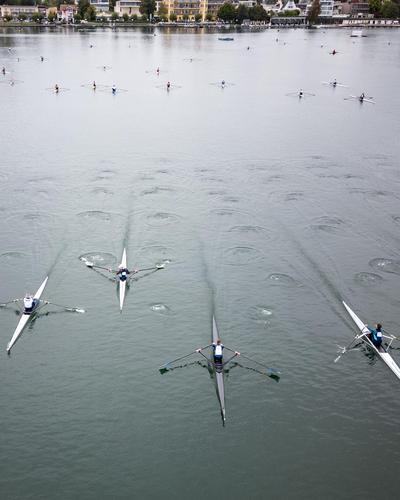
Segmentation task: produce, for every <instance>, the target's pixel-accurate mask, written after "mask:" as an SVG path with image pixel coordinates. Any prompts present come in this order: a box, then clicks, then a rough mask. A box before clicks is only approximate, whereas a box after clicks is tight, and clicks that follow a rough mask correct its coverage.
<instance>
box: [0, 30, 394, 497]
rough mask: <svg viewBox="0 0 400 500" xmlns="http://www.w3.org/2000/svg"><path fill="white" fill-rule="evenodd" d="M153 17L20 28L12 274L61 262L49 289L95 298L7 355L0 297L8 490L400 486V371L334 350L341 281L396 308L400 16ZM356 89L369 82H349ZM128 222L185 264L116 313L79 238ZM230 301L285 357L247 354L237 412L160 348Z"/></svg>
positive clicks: (136, 492)
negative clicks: (220, 27) (359, 26)
mask: <svg viewBox="0 0 400 500" xmlns="http://www.w3.org/2000/svg"><path fill="white" fill-rule="evenodd" d="M155 33H156V36H153V32H146V31H141V30H132V31H117V32H110V31H104V32H103V31H97V32H90V31H86V32H80V33H78V32H75V33H73V32H57V33H51V32H43V33H37V32H31V33H29V32H21V31H11V30H8V31H5V30H3V31H2V32H1V37H0V66H5V68H6V70H7V72H9V73H7V74H6V75H5V76H3V75H1V81H2V84H0V104H1V110H2V112H1V115H0V122H1V156H0V264H1V266H0V269H1V280H0V300H1V301H4V300H6V299H9V298H14V297H21V296H22V295H23V294H24V293H25V292H26V291H28V290H31V291H33V290H36V289H37V287H38V286H39V284H40V283H41V281H42V280H43V278H44V276H45V275H46V274H48V273H49V275H50V279H49V283H48V286H47V288H46V293H45V296H46V298H49V299H50V300H54V301H55V302H58V303H64V304H68V305H73V306H81V307H85V308H86V309H87V313H86V314H85V315H78V314H72V313H63V312H57V313H54V314H49V315H48V316H43V317H40V318H38V319H37V321H36V322H35V323H34V324H33V326H32V327H31V328H29V329H27V330H26V332H25V333H24V335H23V336H22V337H21V338H20V340H19V341H18V343H17V344H16V345H15V347H14V349H13V352H12V355H11V357H7V355H6V352H5V347H6V345H7V342H8V341H9V339H10V338H11V335H12V332H13V329H14V328H15V325H16V323H17V321H18V317H17V316H16V315H15V314H14V313H13V312H12V311H10V310H4V309H3V310H2V311H0V321H1V345H2V354H1V356H0V376H1V385H0V387H1V388H0V397H1V401H2V409H1V431H2V432H1V437H0V450H1V465H2V467H1V468H2V470H1V476H0V496H1V498H2V499H13V500H14V499H50V498H51V499H60V500H67V499H72V498H80V499H82V500H86V499H88V500H91V499H102V498H115V499H131V498H145V499H158V498H166V499H175V498H178V499H187V498H192V499H205V498H215V499H217V498H218V499H220V498H222V499H225V498H226V499H228V498H229V499H242V498H252V499H266V498H268V499H298V498H302V499H349V498H351V499H376V498H385V499H386V498H387V499H392V498H396V497H397V496H398V487H397V483H396V481H395V478H396V477H398V470H399V466H400V451H399V437H400V433H399V430H398V429H399V425H398V424H399V417H398V415H399V412H400V404H399V384H398V381H397V380H396V379H395V377H394V376H393V375H392V374H391V373H390V371H389V370H388V369H387V368H386V367H385V366H384V365H383V363H381V362H380V361H379V360H378V361H376V360H375V359H370V358H369V357H368V356H367V353H366V352H363V351H355V352H352V353H350V354H347V355H346V356H344V357H343V358H342V359H341V360H340V362H339V363H337V364H334V363H333V360H334V358H335V356H336V349H337V347H336V344H339V345H346V344H348V343H349V341H350V340H351V338H352V336H353V335H354V333H355V330H354V327H353V325H352V324H351V322H350V321H349V318H348V317H347V315H346V313H345V311H344V309H343V307H342V305H341V300H343V299H344V300H346V301H348V302H349V303H350V304H351V305H352V306H353V308H354V309H355V310H356V311H357V312H358V313H359V314H360V316H361V317H362V318H363V319H365V321H369V322H371V323H372V322H376V321H382V322H383V323H384V326H385V327H386V328H387V330H388V331H390V332H392V333H395V334H396V333H398V332H399V305H400V304H399V275H400V250H399V244H400V233H399V230H400V204H399V199H400V171H399V164H398V159H399V143H398V138H399V137H400V126H399V119H398V117H399V99H398V82H399V79H400V32H399V31H397V30H376V31H369V32H368V33H367V34H368V37H367V38H363V39H352V38H350V36H349V34H350V32H349V31H345V30H340V31H339V30H329V31H326V32H325V31H323V30H315V31H312V32H306V31H303V30H296V31H289V30H288V31H284V32H277V31H266V32H260V33H258V32H257V33H234V35H233V36H234V41H233V42H221V41H218V33H193V32H187V33H184V32H177V31H170V32H168V31H155ZM277 37H278V41H276V38H277ZM389 42H390V43H389ZM90 45H93V47H92V48H90ZM247 47H250V49H249V50H248V49H247ZM8 48H11V51H9V50H8ZM334 48H335V49H336V50H337V51H338V54H337V55H335V56H332V55H330V54H329V52H330V51H332V50H333V49H334ZM40 56H43V57H44V58H45V60H44V61H43V62H40ZM18 58H19V60H17V59H18ZM103 66H106V67H107V68H106V70H105V71H104V70H103V69H102V67H103ZM157 67H159V68H160V75H159V76H157V74H156V68H157ZM10 78H13V79H15V80H18V81H16V83H15V85H13V86H11V85H9V84H7V80H9V79H10ZM333 78H337V79H338V81H340V82H343V83H344V84H345V85H347V86H348V87H347V88H345V87H340V88H339V87H338V88H336V89H333V88H331V87H328V86H324V85H322V82H323V81H329V80H331V79H333ZM222 79H224V80H225V81H226V82H228V84H229V85H227V86H226V88H224V89H222V88H220V86H218V85H215V84H216V83H218V82H220V81H221V80H222ZM93 80H96V83H97V84H98V89H97V91H96V92H93V91H92V90H91V88H90V83H91V82H92V81H93ZM168 80H169V81H171V83H172V89H171V91H170V92H166V90H165V85H166V82H167V81H168ZM56 83H57V84H58V85H59V86H60V87H61V88H62V89H68V90H62V91H61V92H60V93H59V94H58V95H56V94H54V93H53V92H52V91H49V90H45V89H48V88H50V89H51V88H52V87H53V86H54V85H55V84H56ZM113 84H115V85H117V87H118V88H119V89H124V90H126V92H125V91H122V90H121V91H118V92H117V94H116V95H111V90H110V87H104V88H101V85H104V86H111V85H113ZM83 85H86V86H83ZM299 88H303V90H305V91H306V92H309V93H313V94H315V96H308V97H306V98H304V99H302V100H299V99H298V98H296V97H292V96H287V95H286V94H287V93H290V92H293V91H296V90H298V89H299ZM361 92H365V93H366V95H369V96H373V98H374V101H375V102H376V104H368V103H364V104H363V105H360V103H358V102H357V101H352V100H344V98H345V97H347V96H349V95H351V94H353V95H359V94H360V93H361ZM124 245H126V247H127V250H128V264H130V266H131V267H147V266H151V265H153V264H154V263H155V262H168V264H167V266H166V269H165V270H164V271H160V272H156V273H153V274H150V275H148V276H145V277H143V278H142V279H139V280H138V281H137V282H134V283H133V284H132V286H131V287H130V290H129V293H128V294H127V297H126V303H125V308H124V311H123V313H122V314H120V313H119V310H118V298H117V293H116V289H115V287H114V285H113V284H112V283H110V282H108V281H107V280H105V279H104V278H103V277H101V276H100V275H99V274H97V273H95V272H93V271H90V270H89V269H87V268H86V267H85V265H84V264H83V263H82V262H81V261H80V260H79V257H81V256H86V257H90V258H94V259H97V261H98V262H103V263H104V264H106V265H115V264H116V263H117V262H118V260H119V259H120V255H121V252H122V249H123V247H124ZM213 309H215V312H216V317H217V320H218V325H219V331H220V335H221V337H222V339H223V341H224V342H225V343H226V344H227V345H228V346H231V347H233V348H236V349H238V350H240V351H242V352H243V353H245V354H249V355H254V356H256V357H257V359H259V360H260V361H264V362H265V363H267V364H268V365H270V366H274V367H276V368H278V369H279V370H280V371H281V372H282V377H281V380H280V381H279V383H276V382H274V381H273V380H271V379H269V378H267V377H265V376H262V375H259V374H257V373H255V372H252V371H250V370H246V369H242V368H240V367H236V368H234V369H232V370H231V371H230V372H229V374H228V376H227V378H226V387H225V389H226V406H227V425H226V427H225V428H223V427H222V426H221V420H220V416H219V409H218V401H217V398H216V394H215V388H214V386H213V381H212V380H211V379H210V377H209V374H208V372H207V371H206V370H204V369H202V368H201V367H200V366H198V365H191V366H189V367H187V368H184V369H181V370H175V371H173V372H170V373H168V374H166V375H160V373H159V372H158V367H159V366H160V365H161V364H163V363H165V362H166V361H168V360H170V359H173V358H175V357H178V356H179V355H182V354H185V353H187V352H189V351H191V350H193V349H195V348H196V347H199V346H201V345H205V344H207V343H208V342H209V339H210V335H211V330H210V327H211V322H210V318H211V313H212V310H213ZM393 355H394V356H395V357H397V360H398V361H399V360H400V355H399V354H398V351H397V352H396V351H393Z"/></svg>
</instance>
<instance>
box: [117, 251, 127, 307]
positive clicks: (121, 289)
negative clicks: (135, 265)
mask: <svg viewBox="0 0 400 500" xmlns="http://www.w3.org/2000/svg"><path fill="white" fill-rule="evenodd" d="M121 266H123V267H124V268H125V267H127V261H126V249H125V248H124V251H123V252H122V259H121ZM125 292H126V281H122V280H119V310H120V311H122V308H123V307H124V300H125Z"/></svg>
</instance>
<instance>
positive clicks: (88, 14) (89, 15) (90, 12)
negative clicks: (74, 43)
mask: <svg viewBox="0 0 400 500" xmlns="http://www.w3.org/2000/svg"><path fill="white" fill-rule="evenodd" d="M85 20H86V21H90V22H92V21H96V9H95V8H94V7H93V5H89V7H88V8H87V9H86V10H85Z"/></svg>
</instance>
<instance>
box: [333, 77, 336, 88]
mask: <svg viewBox="0 0 400 500" xmlns="http://www.w3.org/2000/svg"><path fill="white" fill-rule="evenodd" d="M332 85H333V86H334V87H336V85H337V80H336V78H335V79H334V80H333V82H332Z"/></svg>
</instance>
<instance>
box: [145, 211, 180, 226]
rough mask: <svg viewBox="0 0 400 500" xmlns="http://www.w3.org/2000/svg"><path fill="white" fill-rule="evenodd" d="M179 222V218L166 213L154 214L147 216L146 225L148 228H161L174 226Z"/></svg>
mask: <svg viewBox="0 0 400 500" xmlns="http://www.w3.org/2000/svg"><path fill="white" fill-rule="evenodd" d="M179 221H180V217H179V216H178V215H175V214H171V213H168V212H156V213H155V214H151V215H148V216H147V223H148V224H149V225H150V226H154V227H162V226H165V225H169V224H175V223H177V222H179Z"/></svg>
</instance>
